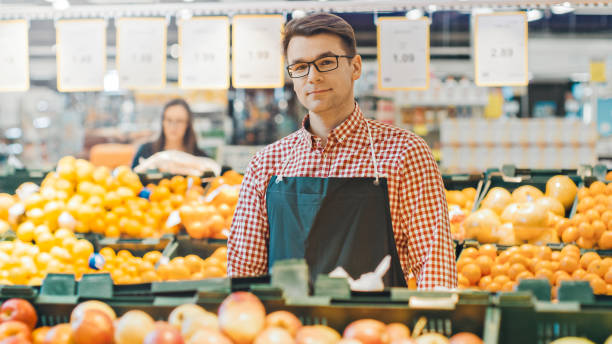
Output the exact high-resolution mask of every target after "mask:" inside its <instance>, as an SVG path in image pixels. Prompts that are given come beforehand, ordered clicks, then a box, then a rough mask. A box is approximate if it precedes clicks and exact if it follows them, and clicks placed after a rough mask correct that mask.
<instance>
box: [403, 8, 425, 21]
mask: <svg viewBox="0 0 612 344" xmlns="http://www.w3.org/2000/svg"><path fill="white" fill-rule="evenodd" d="M423 14H424V13H423V10H422V9H420V8H415V9H413V10H410V11H408V12H406V18H408V19H410V20H417V19H421V17H423Z"/></svg>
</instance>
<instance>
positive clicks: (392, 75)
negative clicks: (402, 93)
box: [376, 18, 429, 90]
mask: <svg viewBox="0 0 612 344" xmlns="http://www.w3.org/2000/svg"><path fill="white" fill-rule="evenodd" d="M376 32H377V36H378V39H377V48H378V88H379V89H382V90H411V89H412V90H425V89H427V88H429V20H428V19H419V20H410V19H406V18H378V26H377V28H376Z"/></svg>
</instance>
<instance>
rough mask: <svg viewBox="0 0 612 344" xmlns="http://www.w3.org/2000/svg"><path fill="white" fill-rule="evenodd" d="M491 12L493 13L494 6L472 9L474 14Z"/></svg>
mask: <svg viewBox="0 0 612 344" xmlns="http://www.w3.org/2000/svg"><path fill="white" fill-rule="evenodd" d="M489 13H493V9H492V8H488V7H475V8H473V9H472V15H477V14H489Z"/></svg>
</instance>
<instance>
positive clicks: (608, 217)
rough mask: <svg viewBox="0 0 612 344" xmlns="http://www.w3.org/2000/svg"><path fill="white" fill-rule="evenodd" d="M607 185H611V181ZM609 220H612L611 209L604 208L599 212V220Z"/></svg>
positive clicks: (606, 221) (606, 222) (605, 221)
mask: <svg viewBox="0 0 612 344" xmlns="http://www.w3.org/2000/svg"><path fill="white" fill-rule="evenodd" d="M609 185H612V183H610V184H609ZM610 220H612V210H606V211H604V212H603V213H602V214H601V221H602V222H603V223H605V224H608V223H610ZM608 230H612V228H608Z"/></svg>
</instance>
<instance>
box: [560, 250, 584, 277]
mask: <svg viewBox="0 0 612 344" xmlns="http://www.w3.org/2000/svg"><path fill="white" fill-rule="evenodd" d="M579 267H580V264H579V261H578V259H577V258H575V257H573V256H570V255H567V256H565V257H563V258H561V260H560V261H559V268H560V269H561V270H562V271H565V272H567V273H569V274H571V273H573V272H574V271H576V270H577V269H578V268H579Z"/></svg>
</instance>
